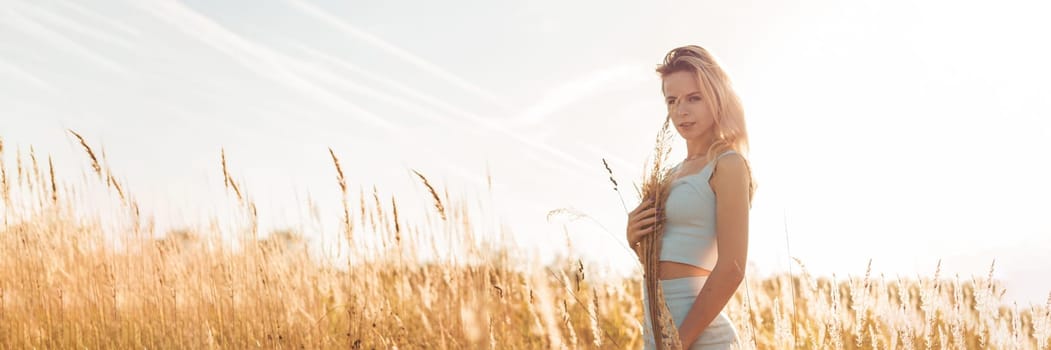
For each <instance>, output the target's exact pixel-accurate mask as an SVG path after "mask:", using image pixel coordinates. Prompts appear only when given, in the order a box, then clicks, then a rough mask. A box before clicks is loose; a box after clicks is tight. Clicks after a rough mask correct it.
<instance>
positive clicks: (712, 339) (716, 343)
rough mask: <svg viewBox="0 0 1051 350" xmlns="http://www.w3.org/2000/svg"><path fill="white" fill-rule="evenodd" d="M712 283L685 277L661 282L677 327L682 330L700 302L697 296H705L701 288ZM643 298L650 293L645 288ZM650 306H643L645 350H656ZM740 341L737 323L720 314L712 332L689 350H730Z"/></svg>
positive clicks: (713, 322)
mask: <svg viewBox="0 0 1051 350" xmlns="http://www.w3.org/2000/svg"><path fill="white" fill-rule="evenodd" d="M707 280H708V277H707V276H705V277H685V278H676V279H670V280H663V281H661V287H662V289H663V290H664V302H665V303H666V304H668V310H669V311H671V315H672V319H673V320H675V326H676V327H681V326H682V320H683V319H685V318H686V313H687V312H689V311H690V308H691V307H693V302H694V300H696V299H697V294H699V293H700V292H701V287H704V282H705V281H707ZM642 292H643V297H644V298H645V297H646V296H645V294H646V290H645V288H643V291H642ZM648 305H649V303H648V302H643V312H645V315H644V318H645V322H644V323H643V327H645V328H644V329H643V334H644V336H643V337H644V339H645V343H646V345H645V349H646V350H653V349H656V348H657V344H654V342H653V326H651V324H650V310H649V307H648ZM736 341H737V329H736V328H734V325H733V323H731V322H730V319H729V318H728V317H726V314H725V313H722V312H720V313H719V315H718V316H716V317H715V320H713V321H712V323H711V325H709V326H708V328H705V330H704V332H702V333H701V336H700V337H698V338H697V341H695V342H694V343H693V346H690V347H688V348H686V349H690V350H702V349H703V350H716V349H730V347H731V346H732V345H733V344H734V343H735V342H736ZM683 345H686V344H683Z"/></svg>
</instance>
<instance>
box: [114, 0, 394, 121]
mask: <svg viewBox="0 0 1051 350" xmlns="http://www.w3.org/2000/svg"><path fill="white" fill-rule="evenodd" d="M132 4H134V5H136V6H139V7H140V8H141V9H142V10H144V11H146V12H149V13H151V14H153V15H154V16H155V17H157V18H159V19H161V20H164V21H166V22H168V23H171V24H172V25H174V26H175V27H177V28H179V29H180V30H182V31H183V32H184V33H186V34H187V35H189V36H191V37H193V38H194V39H197V40H199V41H200V42H202V43H204V44H206V45H208V46H210V47H212V48H213V49H215V50H217V51H219V52H222V53H223V54H226V55H227V56H229V57H230V58H232V59H234V60H235V61H237V62H238V63H240V64H243V65H244V66H245V67H246V68H248V69H250V70H252V71H254V72H255V73H256V74H259V75H260V76H262V77H265V78H268V79H272V80H274V81H276V82H278V83H281V84H284V85H285V86H287V87H289V88H292V89H293V90H296V91H299V92H300V93H303V94H304V95H306V96H308V97H310V98H313V99H316V100H318V101H321V102H322V103H325V104H327V105H329V106H331V107H333V108H335V109H336V110H338V111H347V112H349V113H348V114H349V115H350V117H352V118H355V119H358V120H360V121H364V122H366V123H369V124H372V125H374V126H377V127H380V128H381V129H383V130H384V131H387V132H394V131H396V130H398V126H397V125H396V124H394V123H392V122H390V121H389V120H386V119H384V118H381V117H380V116H378V115H376V114H374V113H372V112H370V111H368V110H365V109H364V108H361V107H359V106H358V105H357V104H355V103H353V102H351V101H349V100H347V99H345V98H343V97H341V96H339V95H336V94H334V93H332V92H331V91H329V90H327V89H325V88H324V87H322V86H319V85H318V84H315V83H313V82H311V81H309V80H307V79H303V78H302V77H300V76H299V75H298V74H295V73H294V72H292V71H291V70H289V69H288V68H287V67H288V66H292V65H300V66H301V65H302V63H301V62H297V60H296V59H295V58H292V57H289V56H286V55H283V54H281V53H278V52H276V51H274V50H271V49H269V48H267V47H265V46H262V45H258V44H256V43H253V42H251V41H250V40H247V39H245V38H243V37H241V36H240V35H238V34H236V33H234V32H231V31H230V30H228V29H226V28H225V27H223V26H221V25H219V24H218V23H215V22H214V21H212V20H211V19H209V18H208V17H205V16H203V15H201V14H199V13H197V12H196V11H194V10H193V9H190V8H187V7H186V6H185V5H183V4H180V3H178V2H175V1H160V2H156V3H152V4H144V3H137V2H132Z"/></svg>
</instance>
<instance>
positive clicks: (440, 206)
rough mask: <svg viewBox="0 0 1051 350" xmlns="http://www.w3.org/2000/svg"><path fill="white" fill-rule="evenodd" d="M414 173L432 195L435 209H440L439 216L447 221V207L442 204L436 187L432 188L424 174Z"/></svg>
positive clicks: (414, 171)
mask: <svg viewBox="0 0 1051 350" xmlns="http://www.w3.org/2000/svg"><path fill="white" fill-rule="evenodd" d="M412 172H413V173H414V174H416V176H417V177H419V178H420V181H423V185H424V186H426V187H427V191H429V192H430V193H431V197H433V198H434V208H435V209H438V214H439V215H441V217H442V220H443V221H444V220H446V217H445V205H444V204H442V198H441V196H439V195H438V191H437V190H435V189H434V186H431V182H430V181H427V177H426V176H423V174H420V172H419V171H416V170H415V169H413V170H412Z"/></svg>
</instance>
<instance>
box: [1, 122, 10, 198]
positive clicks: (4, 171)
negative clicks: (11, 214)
mask: <svg viewBox="0 0 1051 350" xmlns="http://www.w3.org/2000/svg"><path fill="white" fill-rule="evenodd" d="M0 190H2V191H3V196H4V207H5V208H8V210H10V208H11V186H10V185H9V184H8V183H7V167H6V166H4V139H0Z"/></svg>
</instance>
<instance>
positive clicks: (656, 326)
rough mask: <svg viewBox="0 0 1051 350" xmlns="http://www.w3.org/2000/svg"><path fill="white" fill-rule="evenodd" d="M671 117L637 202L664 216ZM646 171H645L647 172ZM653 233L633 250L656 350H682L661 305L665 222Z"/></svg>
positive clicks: (659, 136)
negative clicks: (650, 202)
mask: <svg viewBox="0 0 1051 350" xmlns="http://www.w3.org/2000/svg"><path fill="white" fill-rule="evenodd" d="M670 125H671V116H670V115H669V116H668V117H666V118H665V119H664V124H663V126H661V130H660V132H658V133H657V142H656V146H655V148H654V157H653V164H652V167H649V169H645V170H644V171H643V179H642V187H641V188H640V189H639V192H640V193H639V196H640V198H639V199H640V200H643V199H644V198H654V199H655V200H656V203H657V205H656V206H655V207H656V208H657V210H658V212H661V213H663V212H664V202H665V199H666V198H668V192H669V191H670V190H671V176H670V173H669V172H668V171H667V169H666V167H665V164H666V163H667V161H668V155H669V153H670V152H671V136H672V135H671V128H670ZM647 170H648V171H647ZM652 227H653V232H651V233H650V234H648V235H646V236H644V237H643V238H642V241H641V242H640V244H639V245H638V247H636V254H638V256H639V259H640V260H641V261H642V268H643V280H644V285H645V289H646V297H647V298H646V302H647V303H648V304H647V306H648V308H649V310H650V324H651V325H652V327H653V330H652V331H653V337H654V340H655V343H656V344H657V348H658V349H681V348H682V342H681V341H680V340H679V330H678V328H676V326H675V321H674V320H672V317H671V312H669V310H668V305H667V304H666V303H665V302H664V291H663V290H662V288H661V283H660V263H659V260H660V252H661V238H662V237H663V235H664V220H663V219H658V220H657V222H656V223H655V224H654V225H653V226H652Z"/></svg>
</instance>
